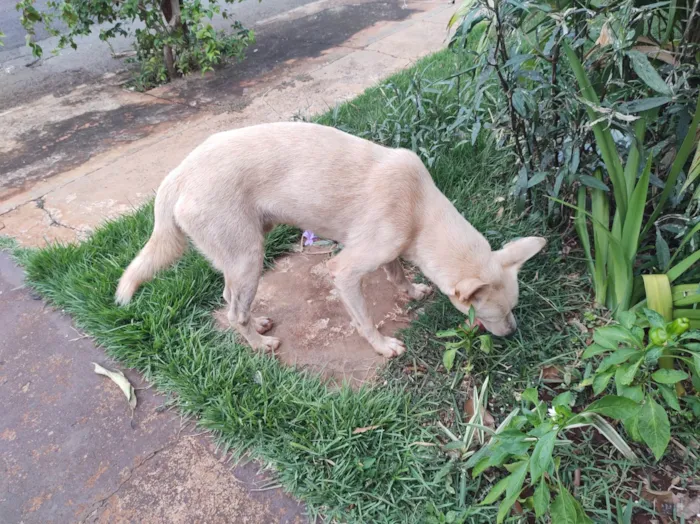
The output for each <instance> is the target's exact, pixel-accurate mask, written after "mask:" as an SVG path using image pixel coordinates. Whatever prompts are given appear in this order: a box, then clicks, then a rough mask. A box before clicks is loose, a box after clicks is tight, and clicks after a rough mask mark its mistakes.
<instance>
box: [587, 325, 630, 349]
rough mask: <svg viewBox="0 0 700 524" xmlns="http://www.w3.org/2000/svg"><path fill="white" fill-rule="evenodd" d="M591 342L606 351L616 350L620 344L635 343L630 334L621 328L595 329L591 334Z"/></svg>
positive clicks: (606, 327)
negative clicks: (606, 349)
mask: <svg viewBox="0 0 700 524" xmlns="http://www.w3.org/2000/svg"><path fill="white" fill-rule="evenodd" d="M593 341H594V342H596V343H597V344H600V345H601V346H603V347H604V348H608V349H617V347H618V346H619V345H620V344H622V343H627V344H633V343H636V342H637V341H636V340H635V339H634V336H633V335H632V333H630V331H629V330H628V329H625V328H623V327H622V326H605V327H601V328H598V329H596V330H595V333H593Z"/></svg>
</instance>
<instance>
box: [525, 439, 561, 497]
mask: <svg viewBox="0 0 700 524" xmlns="http://www.w3.org/2000/svg"><path fill="white" fill-rule="evenodd" d="M556 440H557V432H556V431H550V432H549V433H547V434H545V435H543V436H542V437H540V438H539V439H538V440H537V444H535V449H534V450H533V451H532V457H531V458H530V476H531V477H532V480H531V483H532V484H534V483H535V482H537V480H538V479H539V478H540V477H541V476H542V474H543V473H544V472H545V471H547V469H548V468H549V465H550V464H551V463H552V452H553V451H554V442H556Z"/></svg>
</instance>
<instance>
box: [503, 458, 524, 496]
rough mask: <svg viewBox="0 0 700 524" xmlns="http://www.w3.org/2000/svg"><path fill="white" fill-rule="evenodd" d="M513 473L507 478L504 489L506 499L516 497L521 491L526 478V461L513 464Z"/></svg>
mask: <svg viewBox="0 0 700 524" xmlns="http://www.w3.org/2000/svg"><path fill="white" fill-rule="evenodd" d="M513 466H514V468H513V472H512V473H511V474H510V475H509V476H508V479H509V480H508V486H507V487H506V498H511V497H517V496H518V495H520V492H521V491H522V490H523V483H524V482H525V477H526V476H527V467H528V461H527V460H523V461H521V462H517V463H516V464H513Z"/></svg>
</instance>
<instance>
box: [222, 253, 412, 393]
mask: <svg viewBox="0 0 700 524" xmlns="http://www.w3.org/2000/svg"><path fill="white" fill-rule="evenodd" d="M329 257H330V254H329V253H328V249H327V247H323V246H319V247H318V248H317V247H315V246H312V247H311V248H305V250H304V252H303V253H293V254H291V255H288V256H285V257H283V258H281V259H279V260H278V261H277V263H276V265H275V267H274V269H273V270H271V271H268V272H267V273H266V274H265V275H263V277H262V279H261V281H260V286H259V287H258V294H257V297H256V299H255V303H254V304H253V315H254V316H267V317H270V318H272V320H273V322H274V327H273V328H272V330H270V331H269V332H268V333H267V334H269V335H272V336H275V337H278V338H279V339H280V340H281V341H282V344H281V346H280V348H279V349H278V350H277V351H276V355H277V357H278V358H279V359H280V361H282V362H284V363H285V364H288V365H290V366H295V367H297V368H302V369H307V370H310V371H312V372H313V373H318V374H319V375H321V377H323V378H324V379H325V380H328V381H329V382H331V383H333V384H341V383H342V382H344V381H347V382H348V383H349V384H350V386H352V387H353V388H357V387H359V386H360V385H362V384H365V383H367V382H370V381H372V380H374V379H375V378H376V376H377V372H378V370H379V369H380V368H381V367H382V366H383V365H384V364H385V363H386V362H387V359H386V358H384V357H382V356H381V355H379V354H377V353H376V352H375V351H374V349H372V347H371V346H370V345H369V343H368V342H367V341H366V340H365V339H364V338H362V337H361V336H360V335H359V334H358V333H357V331H356V330H355V328H354V327H353V325H352V323H351V320H350V316H349V315H348V313H347V312H346V310H345V306H343V303H342V302H341V300H340V297H339V296H338V294H337V292H336V290H335V287H334V286H333V282H332V280H331V277H330V275H329V273H328V270H327V268H326V261H327V260H328V258H329ZM409 278H410V277H409ZM362 290H363V293H364V296H365V299H366V301H367V305H368V307H369V309H370V312H371V314H372V318H373V319H374V322H375V324H376V325H377V327H378V328H379V331H380V332H381V333H382V334H384V335H387V336H393V335H395V334H396V333H397V332H398V331H400V330H401V329H404V328H406V327H408V325H409V324H410V322H411V320H413V318H414V317H415V312H413V313H409V312H407V309H406V305H407V304H408V302H409V301H410V299H409V298H408V297H407V296H404V295H402V294H400V293H399V292H398V291H397V289H396V288H395V287H394V285H393V284H391V283H390V282H389V281H388V280H387V278H386V274H385V273H384V271H383V270H381V269H379V270H377V271H375V272H374V273H371V274H370V275H367V276H366V277H365V279H364V282H363V285H362ZM215 316H216V319H217V322H218V324H219V326H221V327H223V328H228V321H227V319H226V310H225V309H222V310H219V311H217V312H216V314H215ZM399 338H400V337H399Z"/></svg>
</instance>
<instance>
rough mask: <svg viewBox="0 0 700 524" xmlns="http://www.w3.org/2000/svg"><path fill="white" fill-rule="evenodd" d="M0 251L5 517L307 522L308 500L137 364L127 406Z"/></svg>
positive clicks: (1, 509) (11, 521)
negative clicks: (244, 458)
mask: <svg viewBox="0 0 700 524" xmlns="http://www.w3.org/2000/svg"><path fill="white" fill-rule="evenodd" d="M22 281H23V274H22V271H21V270H20V269H19V268H17V267H16V265H15V264H14V263H13V262H12V261H11V260H10V259H9V257H8V256H7V255H6V254H4V253H0V326H2V337H0V413H2V416H1V417H0V522H3V523H5V524H15V523H20V522H22V523H25V524H33V523H37V524H39V523H41V524H48V523H52V522H55V523H62V524H63V523H68V522H101V523H107V522H153V523H155V522H169V523H179V522H182V523H191V522H207V523H221V524H223V523H231V522H236V523H238V522H240V523H250V524H252V523H262V522H265V523H273V522H275V523H301V522H306V521H307V519H306V517H305V515H304V508H303V506H302V505H300V504H299V503H297V502H296V501H294V500H292V499H291V498H290V497H289V496H287V495H285V494H284V493H283V492H282V491H281V490H279V489H277V490H267V491H259V492H258V491H255V489H256V488H259V487H265V484H268V483H269V482H270V479H269V478H267V477H266V476H265V475H264V474H258V466H256V465H255V464H254V463H250V464H247V465H243V466H240V465H239V466H236V467H234V468H232V466H231V465H230V464H229V463H228V462H227V461H226V457H225V456H222V455H221V454H220V453H217V452H216V451H215V446H214V444H213V442H212V440H211V439H210V438H209V437H208V436H206V435H204V434H201V433H200V434H198V433H197V432H195V431H194V426H193V424H191V423H189V424H188V423H186V422H185V421H183V420H181V419H180V417H178V416H177V413H176V412H173V411H171V410H169V409H168V408H167V404H166V401H167V399H166V398H165V397H163V396H162V395H159V394H158V393H156V392H155V391H153V390H152V389H149V388H148V384H146V383H144V381H143V379H142V378H141V377H140V376H139V375H138V374H137V373H135V372H133V371H129V370H125V374H126V376H127V377H128V378H129V379H130V380H131V382H132V384H134V386H135V387H136V388H138V389H137V392H136V395H137V398H138V405H137V407H136V410H135V411H134V413H133V414H132V413H131V410H130V408H129V406H128V405H127V402H126V399H125V397H124V395H123V394H122V392H121V391H120V390H119V388H118V387H117V386H116V385H115V384H114V383H112V382H111V381H109V380H108V379H106V378H105V377H103V376H101V375H97V374H95V373H94V371H93V366H92V362H97V363H99V364H101V365H102V366H104V367H107V368H109V369H112V370H114V369H118V367H117V366H116V365H115V364H114V363H112V362H110V361H109V359H108V358H107V357H106V356H105V354H104V352H103V351H102V350H101V349H100V348H97V347H95V345H94V344H93V342H92V341H91V340H90V339H89V338H87V337H86V336H84V335H82V334H81V333H79V332H78V331H76V330H75V329H74V328H73V326H72V325H71V320H70V318H69V317H68V316H67V315H65V314H62V313H60V312H58V311H54V310H52V309H51V308H49V307H47V306H46V305H45V304H44V303H43V302H42V301H41V300H39V299H38V297H36V296H33V295H32V294H31V293H30V292H29V291H28V290H27V289H25V288H23V286H22Z"/></svg>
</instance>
